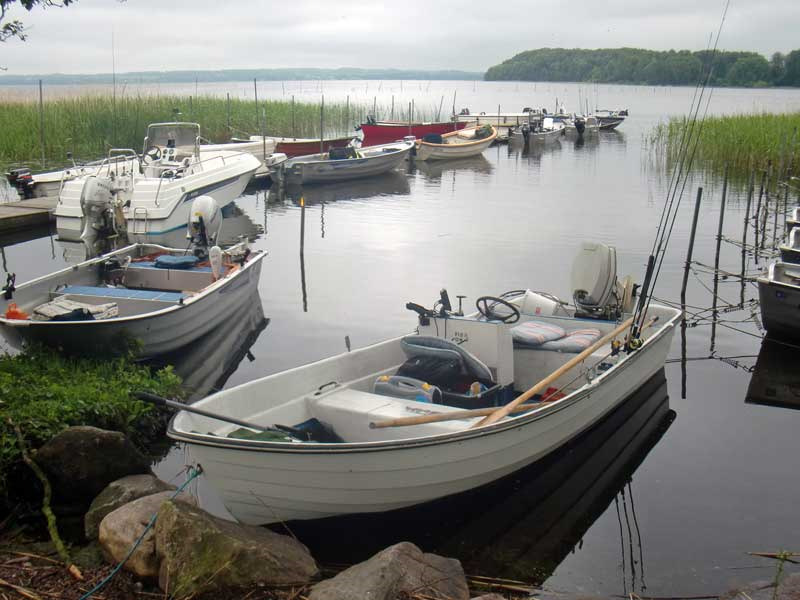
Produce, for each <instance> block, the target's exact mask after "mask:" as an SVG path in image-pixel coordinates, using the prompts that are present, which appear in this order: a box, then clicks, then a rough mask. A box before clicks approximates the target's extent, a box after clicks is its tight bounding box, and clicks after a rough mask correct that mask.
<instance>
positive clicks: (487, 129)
mask: <svg viewBox="0 0 800 600" xmlns="http://www.w3.org/2000/svg"><path fill="white" fill-rule="evenodd" d="M495 139H497V130H496V129H495V128H494V127H492V126H491V125H488V126H483V125H481V126H479V127H469V128H464V129H460V130H458V131H452V132H450V133H445V134H444V135H438V134H430V135H426V136H425V137H423V138H422V139H421V140H417V154H416V160H447V159H453V158H465V157H470V156H477V155H478V154H481V153H483V151H484V150H486V149H487V148H488V147H489V146H491V145H492V143H493V142H494V141H495Z"/></svg>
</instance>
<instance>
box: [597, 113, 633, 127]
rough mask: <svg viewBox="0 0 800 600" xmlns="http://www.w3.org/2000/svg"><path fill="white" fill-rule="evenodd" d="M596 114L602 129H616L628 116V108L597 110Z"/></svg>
mask: <svg viewBox="0 0 800 600" xmlns="http://www.w3.org/2000/svg"><path fill="white" fill-rule="evenodd" d="M592 116H594V117H595V118H596V119H597V121H598V124H599V126H600V129H601V130H606V131H608V130H610V129H616V128H617V127H619V126H620V125H621V124H622V122H623V121H624V120H625V117H627V116H628V111H627V110H596V111H594V114H593V115H592Z"/></svg>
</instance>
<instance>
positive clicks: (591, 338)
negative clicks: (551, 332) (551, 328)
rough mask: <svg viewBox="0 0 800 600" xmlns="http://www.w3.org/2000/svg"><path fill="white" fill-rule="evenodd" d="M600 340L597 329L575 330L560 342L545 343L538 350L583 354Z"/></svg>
mask: <svg viewBox="0 0 800 600" xmlns="http://www.w3.org/2000/svg"><path fill="white" fill-rule="evenodd" d="M599 339H600V330H599V329H576V330H574V331H570V332H568V333H567V335H566V336H564V337H563V338H561V339H560V340H553V341H552V342H545V343H544V344H542V345H541V346H539V348H540V349H541V350H552V351H554V352H573V353H577V352H583V351H584V350H586V349H587V348H588V347H589V346H591V345H592V344H594V343H595V342H596V341H597V340H599Z"/></svg>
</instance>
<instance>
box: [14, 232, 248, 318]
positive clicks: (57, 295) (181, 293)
mask: <svg viewBox="0 0 800 600" xmlns="http://www.w3.org/2000/svg"><path fill="white" fill-rule="evenodd" d="M233 258H234V257H233V256H231V255H228V256H227V257H226V258H225V259H224V260H223V261H222V264H221V266H220V269H219V277H224V276H226V275H228V274H230V273H232V272H233V271H235V270H236V269H238V268H239V265H238V264H236V263H234V262H233ZM219 277H215V275H214V272H213V270H212V267H211V265H210V263H209V261H208V260H201V259H200V258H199V257H197V256H194V255H183V251H175V250H170V249H167V248H164V247H162V246H154V245H145V244H139V245H136V246H133V247H131V248H129V249H125V250H124V251H120V252H117V253H114V254H113V255H111V256H108V257H104V258H103V259H102V260H97V259H94V260H91V261H87V262H86V263H83V264H81V265H76V266H75V267H74V268H70V269H64V270H63V271H60V272H58V273H54V274H52V275H50V276H47V277H45V278H40V279H38V280H35V281H32V282H30V284H26V285H24V286H20V288H18V289H17V291H16V293H15V295H14V298H13V300H12V301H13V302H14V303H15V304H16V305H17V311H22V315H24V317H21V315H19V314H18V316H19V317H21V318H24V319H27V320H32V321H60V322H63V321H87V320H101V319H111V318H115V317H120V318H122V317H131V316H136V315H142V314H146V313H151V312H155V311H158V310H161V309H164V308H169V307H173V306H176V305H180V304H182V303H183V302H184V301H185V300H186V299H187V298H190V297H192V296H195V295H197V294H199V293H201V292H202V291H203V290H204V289H205V288H207V287H209V286H210V285H211V284H213V283H214V282H215V281H216V280H217V279H218V278H219ZM9 302H11V301H6V303H7V304H8V303H9ZM0 306H2V305H0ZM3 310H4V311H7V310H8V308H7V307H3Z"/></svg>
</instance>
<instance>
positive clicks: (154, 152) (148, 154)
mask: <svg viewBox="0 0 800 600" xmlns="http://www.w3.org/2000/svg"><path fill="white" fill-rule="evenodd" d="M160 158H161V148H159V147H158V146H150V147H149V148H148V149H147V150H145V151H144V154H143V155H142V160H143V161H144V162H145V163H147V164H152V163H154V162H156V161H157V160H159V159H160Z"/></svg>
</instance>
